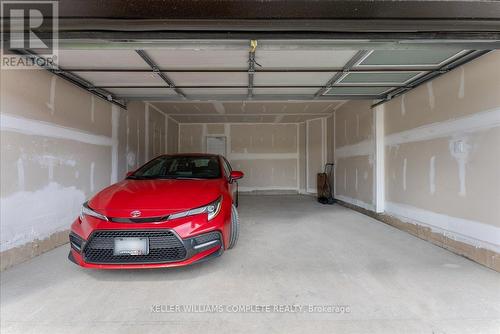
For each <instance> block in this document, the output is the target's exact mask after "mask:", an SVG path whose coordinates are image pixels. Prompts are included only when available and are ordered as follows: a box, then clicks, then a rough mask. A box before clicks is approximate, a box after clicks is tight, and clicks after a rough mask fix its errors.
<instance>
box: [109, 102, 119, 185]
mask: <svg viewBox="0 0 500 334" xmlns="http://www.w3.org/2000/svg"><path fill="white" fill-rule="evenodd" d="M119 121H120V108H119V107H118V106H117V105H114V104H113V105H111V140H112V143H113V144H112V146H111V183H116V182H117V181H118V127H119Z"/></svg>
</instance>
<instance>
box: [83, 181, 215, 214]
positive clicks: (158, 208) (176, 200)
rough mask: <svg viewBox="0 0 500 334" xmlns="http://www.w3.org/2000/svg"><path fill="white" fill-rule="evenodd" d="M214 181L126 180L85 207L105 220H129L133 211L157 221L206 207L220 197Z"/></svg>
mask: <svg viewBox="0 0 500 334" xmlns="http://www.w3.org/2000/svg"><path fill="white" fill-rule="evenodd" d="M222 187H223V182H222V180H220V179H217V180H130V179H126V180H123V181H121V182H118V183H116V184H113V185H112V186H110V187H107V188H105V189H104V190H102V191H101V192H99V193H98V194H97V195H95V196H94V197H93V198H92V199H91V200H90V201H89V206H90V207H91V208H92V209H93V210H96V211H97V212H99V213H102V214H104V215H106V216H108V217H123V218H128V217H130V213H131V212H132V211H134V210H139V211H141V218H146V217H158V216H164V215H168V214H171V213H174V212H179V211H183V210H187V209H193V208H197V207H200V206H203V205H206V204H208V203H210V202H212V201H214V200H216V199H217V198H219V196H220V195H221V193H222Z"/></svg>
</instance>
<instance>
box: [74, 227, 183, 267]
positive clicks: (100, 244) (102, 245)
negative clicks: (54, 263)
mask: <svg viewBox="0 0 500 334" xmlns="http://www.w3.org/2000/svg"><path fill="white" fill-rule="evenodd" d="M127 237H147V238H149V254H147V255H114V254H113V248H114V238H127ZM186 254H187V252H186V248H185V247H184V244H183V243H182V241H181V240H179V238H178V237H177V236H176V235H175V234H174V233H173V232H172V231H169V230H160V231H96V232H94V233H93V234H92V236H91V237H90V239H89V241H88V242H87V244H86V245H85V249H84V259H85V261H86V262H90V263H116V264H126V263H165V262H176V261H181V260H183V259H185V258H186Z"/></svg>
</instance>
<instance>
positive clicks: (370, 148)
mask: <svg viewBox="0 0 500 334" xmlns="http://www.w3.org/2000/svg"><path fill="white" fill-rule="evenodd" d="M371 104H372V102H371V101H349V102H347V103H345V104H343V105H342V106H340V107H339V108H338V109H337V110H336V111H335V114H334V123H335V131H334V135H335V138H334V143H335V144H334V145H335V153H334V155H335V186H334V187H335V191H336V194H335V197H336V198H338V199H341V200H343V201H345V202H348V203H351V204H355V205H358V206H361V207H363V208H365V209H370V210H371V209H374V196H373V189H374V177H373V173H374V159H375V158H374V154H375V144H374V132H373V119H374V115H373V111H372V110H371Z"/></svg>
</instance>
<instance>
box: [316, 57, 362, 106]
mask: <svg viewBox="0 0 500 334" xmlns="http://www.w3.org/2000/svg"><path fill="white" fill-rule="evenodd" d="M369 52H370V51H369V50H359V51H358V52H356V54H355V55H354V56H352V58H351V59H349V61H348V62H347V63H346V64H345V65H344V67H343V68H342V71H341V72H337V73H335V75H334V76H333V78H331V79H330V80H328V82H327V83H326V84H325V85H324V86H323V87H322V88H321V89H320V90H318V91H317V92H316V94H314V96H315V97H318V96H321V95H323V94H325V93H326V92H327V91H328V90H329V89H330V88H331V87H332V86H334V85H335V84H336V83H338V82H339V81H340V80H341V79H342V78H343V77H344V76H346V75H347V73H349V72H350V71H351V70H352V69H353V67H354V66H356V64H357V63H358V62H359V61H360V60H361V59H363V58H364V57H365V56H366V55H367V54H368V53H369Z"/></svg>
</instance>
